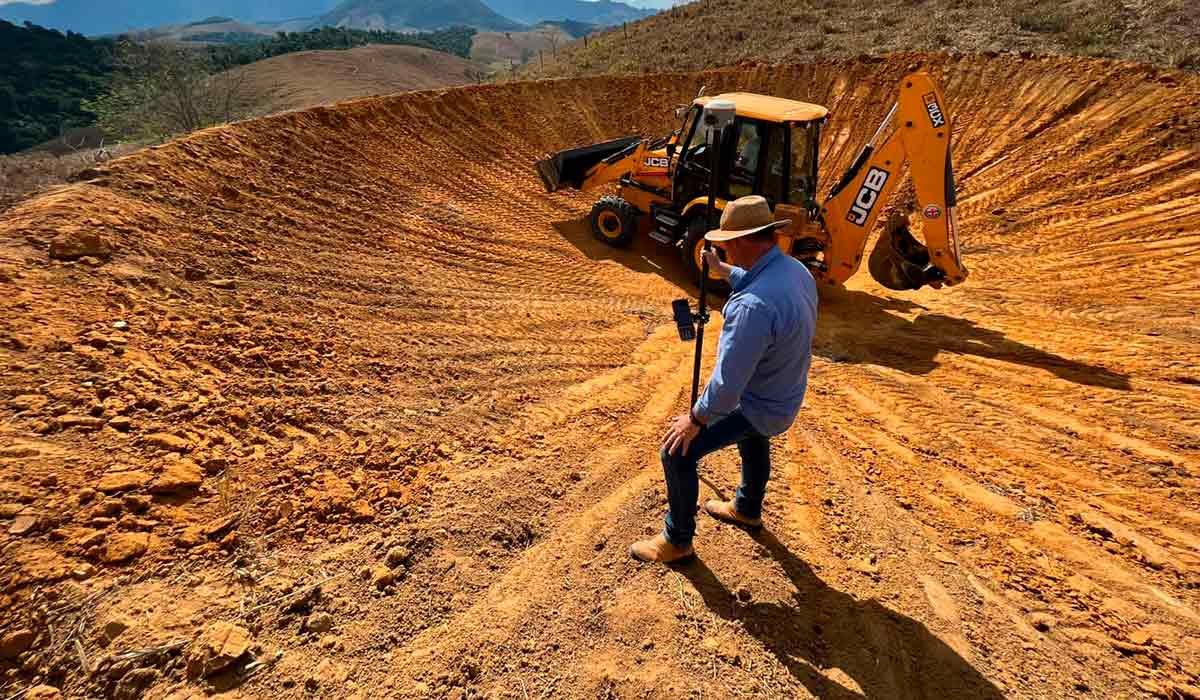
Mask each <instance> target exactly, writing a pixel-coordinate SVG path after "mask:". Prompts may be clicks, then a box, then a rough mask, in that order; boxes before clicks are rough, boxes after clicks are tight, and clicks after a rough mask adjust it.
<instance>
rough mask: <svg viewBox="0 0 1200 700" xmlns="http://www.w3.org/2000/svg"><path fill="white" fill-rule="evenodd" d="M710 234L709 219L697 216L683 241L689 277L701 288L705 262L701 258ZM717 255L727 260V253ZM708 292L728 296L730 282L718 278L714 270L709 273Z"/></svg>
mask: <svg viewBox="0 0 1200 700" xmlns="http://www.w3.org/2000/svg"><path fill="white" fill-rule="evenodd" d="M707 232H708V217H707V216H705V215H704V214H697V215H695V216H693V217H692V219H691V221H690V222H688V232H687V237H686V238H684V239H683V250H682V251H681V252H682V254H683V266H684V268H686V269H687V271H688V276H690V277H691V278H692V282H693V283H694V284H695V285H696V286H697V287H698V286H700V275H701V271H702V270H703V269H704V268H703V264H704V261H703V259H702V258H701V253H703V252H704V234H705V233H707ZM717 255H719V256H721V259H722V260H724V259H725V252H724V251H722V250H718V251H717ZM706 288H707V289H708V291H710V292H716V293H718V294H728V293H729V292H730V291H731V290H730V288H729V282H727V281H725V280H724V279H722V278H720V277H718V276H717V274H716V273H715V272H713V271H712V270H709V271H708V284H707V286H706Z"/></svg>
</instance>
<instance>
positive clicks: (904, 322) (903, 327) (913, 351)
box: [554, 217, 1130, 391]
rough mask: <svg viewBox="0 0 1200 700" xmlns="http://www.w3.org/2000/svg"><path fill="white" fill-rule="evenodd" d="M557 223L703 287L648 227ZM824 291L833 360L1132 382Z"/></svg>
mask: <svg viewBox="0 0 1200 700" xmlns="http://www.w3.org/2000/svg"><path fill="white" fill-rule="evenodd" d="M554 228H555V229H556V230H557V231H558V232H559V234H560V235H562V237H563V239H564V240H566V241H567V242H569V243H570V244H571V245H573V246H575V248H577V249H578V250H579V251H580V252H581V253H583V254H584V255H586V256H587V257H588V258H589V259H591V260H612V261H614V262H617V263H619V264H621V265H623V266H625V267H627V268H629V269H630V270H633V271H634V272H640V273H651V274H657V275H659V276H661V277H662V278H663V279H665V280H667V281H668V282H671V283H672V284H674V285H675V286H676V287H678V288H679V289H680V291H682V292H683V293H684V294H685V295H687V296H689V297H691V296H695V295H696V294H697V289H696V286H695V285H694V284H693V283H692V279H691V277H690V276H689V274H688V272H687V269H686V268H685V267H684V265H683V261H682V257H681V256H680V253H679V250H678V249H676V248H673V247H668V246H665V245H663V244H661V243H658V242H657V241H654V240H653V239H651V238H650V237H649V236H647V235H645V234H644V232H639V234H638V235H636V236H634V239H633V243H632V244H631V245H630V246H629V247H628V248H613V247H612V246H609V245H607V244H604V243H601V242H600V241H598V240H596V239H595V238H594V237H593V236H592V234H591V228H590V224H589V223H588V219H587V217H582V218H578V219H570V220H567V221H558V222H555V223H554ZM860 274H866V271H865V270H863V271H862V272H860ZM967 284H970V282H969V281H968V282H967ZM819 291H820V295H821V308H820V318H819V319H818V321H817V332H816V337H815V338H814V341H813V352H814V353H816V354H817V355H818V356H821V357H824V358H826V359H828V360H832V361H834V362H848V363H856V364H857V363H862V364H875V365H881V366H884V367H891V368H894V369H898V370H900V371H902V372H906V373H908V374H916V375H924V374H929V373H930V372H931V371H933V370H934V369H935V368H936V367H937V366H938V364H939V362H938V356H939V355H940V354H942V353H947V354H960V355H976V356H978V357H986V358H990V359H994V360H1000V361H1003V362H1009V363H1013V364H1018V365H1024V366H1027V367H1035V368H1039V369H1044V370H1047V371H1049V372H1051V373H1053V374H1055V375H1057V376H1059V377H1061V378H1063V379H1066V380H1068V381H1072V382H1075V383H1076V384H1083V385H1087V386H1096V387H1103V388H1108V389H1119V390H1123V391H1128V390H1129V389H1130V383H1129V376H1128V375H1126V374H1121V373H1119V372H1115V371H1113V370H1110V369H1107V368H1105V367H1102V366H1100V365H1094V364H1089V363H1087V362H1081V361H1078V360H1072V359H1070V358H1066V357H1062V356H1061V355H1056V354H1054V353H1051V352H1046V351H1045V350H1040V349H1038V348H1035V347H1033V346H1031V345H1026V344H1024V343H1021V342H1018V341H1015V340H1012V339H1011V338H1008V337H1007V336H1005V335H1004V334H1003V333H1001V332H999V331H996V330H992V329H990V328H985V327H983V326H980V325H978V324H977V323H975V322H974V321H971V320H968V319H964V318H955V317H953V316H946V315H944V314H937V313H918V314H917V315H916V317H915V318H913V319H911V320H909V319H908V318H905V317H904V316H900V315H897V314H896V313H893V312H899V313H912V312H923V311H927V310H926V308H925V307H923V306H921V305H920V304H917V303H914V302H912V301H908V300H906V299H904V298H902V297H899V298H895V297H890V296H877V295H875V294H868V293H866V292H859V291H851V290H847V289H840V288H830V287H821V288H820V290H819ZM709 302H710V305H711V306H713V307H715V308H720V305H721V304H722V303H724V299H723V298H721V297H719V296H718V297H714V298H710V299H709Z"/></svg>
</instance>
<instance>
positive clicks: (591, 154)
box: [537, 136, 642, 192]
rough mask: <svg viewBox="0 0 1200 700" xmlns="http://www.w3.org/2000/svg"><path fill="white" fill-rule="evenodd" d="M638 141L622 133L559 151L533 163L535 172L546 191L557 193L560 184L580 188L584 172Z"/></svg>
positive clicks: (639, 138) (636, 138) (638, 139)
mask: <svg viewBox="0 0 1200 700" xmlns="http://www.w3.org/2000/svg"><path fill="white" fill-rule="evenodd" d="M641 140H642V139H641V137H638V136H626V137H623V138H619V139H613V140H612V141H604V142H602V143H594V144H592V145H590V146H581V147H580V148H569V149H567V150H565V151H559V152H558V153H555V154H554V155H551V156H547V157H546V158H543V159H542V160H539V161H538V162H537V171H538V175H540V176H541V178H542V184H543V185H544V186H545V187H546V191H547V192H557V191H559V190H560V189H562V188H564V187H570V188H572V189H576V190H578V189H581V188H582V187H583V181H584V179H585V178H586V176H587V173H588V171H589V170H591V169H592V168H593V167H595V165H596V164H597V163H600V162H601V161H604V160H607V159H609V158H611V157H613V156H615V155H617V154H620V153H623V152H624V151H626V150H627V149H629V148H632V147H634V146H636V145H637V144H638V143H640V142H641Z"/></svg>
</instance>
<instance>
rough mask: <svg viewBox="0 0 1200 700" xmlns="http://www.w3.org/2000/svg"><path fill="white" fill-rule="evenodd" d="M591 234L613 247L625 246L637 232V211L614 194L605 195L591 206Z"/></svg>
mask: <svg viewBox="0 0 1200 700" xmlns="http://www.w3.org/2000/svg"><path fill="white" fill-rule="evenodd" d="M591 221H592V235H593V236H595V237H596V238H597V239H598V240H600V241H602V242H604V243H607V244H608V245H610V246H612V247H614V248H625V247H628V246H629V244H630V243H632V242H633V236H634V234H635V233H637V223H638V211H637V209H635V208H634V207H633V205H632V204H630V203H629V202H626V201H625V200H624V199H621V198H620V197H617V196H616V195H611V194H610V195H606V196H604V197H601V198H600V201H599V202H596V203H595V204H594V205H593V206H592V216H591Z"/></svg>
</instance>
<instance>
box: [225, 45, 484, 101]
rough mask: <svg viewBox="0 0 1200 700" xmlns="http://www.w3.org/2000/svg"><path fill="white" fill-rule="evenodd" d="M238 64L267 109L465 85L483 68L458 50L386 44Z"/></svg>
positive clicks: (249, 89)
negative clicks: (452, 52) (448, 52)
mask: <svg viewBox="0 0 1200 700" xmlns="http://www.w3.org/2000/svg"><path fill="white" fill-rule="evenodd" d="M234 70H235V71H236V72H237V73H239V74H240V75H244V76H245V80H246V82H245V88H246V93H247V94H248V95H249V96H251V99H253V101H254V104H255V105H256V108H257V110H258V111H259V112H263V113H270V112H278V111H283V110H289V109H303V108H306V107H312V106H314V105H320V104H330V103H333V102H340V101H342V100H349V99H353V98H356V97H365V96H367V95H390V94H393V93H396V92H403V91H405V90H425V89H429V88H442V87H451V86H454V85H463V84H465V83H468V82H472V81H473V76H475V75H476V74H478V72H479V68H478V67H477V64H476V63H473V62H471V61H468V60H466V59H463V58H459V57H458V56H451V55H450V54H447V53H442V52H440V51H431V50H429V49H423V48H419V47H415V46H388V45H371V46H364V47H360V48H355V49H349V50H346V51H303V52H300V53H290V54H285V55H283V56H276V57H274V58H268V59H266V60H263V61H258V62H256V63H252V64H250V65H248V66H243V67H241V68H236V69H234Z"/></svg>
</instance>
